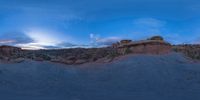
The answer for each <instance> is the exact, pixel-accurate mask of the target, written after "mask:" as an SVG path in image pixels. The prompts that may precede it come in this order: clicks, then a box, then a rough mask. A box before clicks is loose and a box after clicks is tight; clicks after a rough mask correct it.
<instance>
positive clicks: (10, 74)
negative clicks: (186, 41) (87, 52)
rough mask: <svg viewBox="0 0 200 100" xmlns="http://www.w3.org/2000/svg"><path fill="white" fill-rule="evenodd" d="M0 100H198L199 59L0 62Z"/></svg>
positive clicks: (146, 57) (145, 57)
mask: <svg viewBox="0 0 200 100" xmlns="http://www.w3.org/2000/svg"><path fill="white" fill-rule="evenodd" d="M0 100H200V63H192V62H191V61H189V60H187V59H185V58H184V57H183V56H182V55H181V54H176V53H172V54H168V55H162V56H153V55H135V56H127V57H125V58H123V59H120V60H116V61H114V62H111V63H104V64H84V65H76V66H75V65H63V64H55V63H50V62H36V61H25V62H22V63H17V64H9V63H7V64H0Z"/></svg>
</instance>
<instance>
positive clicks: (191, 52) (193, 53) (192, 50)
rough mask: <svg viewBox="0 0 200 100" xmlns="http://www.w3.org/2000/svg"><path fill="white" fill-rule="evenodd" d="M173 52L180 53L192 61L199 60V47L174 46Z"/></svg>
mask: <svg viewBox="0 0 200 100" xmlns="http://www.w3.org/2000/svg"><path fill="white" fill-rule="evenodd" d="M173 50H174V51H175V52H180V53H183V54H185V55H186V56H188V57H190V58H192V59H198V60H200V45H198V44H196V45H192V44H183V45H174V46H173Z"/></svg>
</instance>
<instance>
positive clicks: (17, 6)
mask: <svg viewBox="0 0 200 100" xmlns="http://www.w3.org/2000/svg"><path fill="white" fill-rule="evenodd" d="M199 9H200V1H198V0H0V45H13V46H19V47H22V48H24V49H50V48H72V47H87V48H88V47H100V46H105V45H110V44H111V43H113V42H116V41H119V40H121V39H132V40H140V39H146V38H148V37H151V36H154V35H161V36H163V37H164V38H165V40H166V41H168V42H170V43H172V44H183V43H200V12H199Z"/></svg>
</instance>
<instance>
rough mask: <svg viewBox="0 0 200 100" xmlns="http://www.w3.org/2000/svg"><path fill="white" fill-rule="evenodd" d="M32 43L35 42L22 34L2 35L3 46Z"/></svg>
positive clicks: (0, 42) (0, 41)
mask: <svg viewBox="0 0 200 100" xmlns="http://www.w3.org/2000/svg"><path fill="white" fill-rule="evenodd" d="M31 42H33V40H32V39H31V38H30V37H28V36H27V35H25V34H24V33H22V32H7V33H4V34H2V35H0V44H1V45H17V44H25V43H31Z"/></svg>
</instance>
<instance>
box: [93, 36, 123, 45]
mask: <svg viewBox="0 0 200 100" xmlns="http://www.w3.org/2000/svg"><path fill="white" fill-rule="evenodd" d="M90 39H91V45H93V46H97V47H101V46H109V45H111V44H113V43H116V42H118V41H120V40H121V38H119V37H106V38H102V37H100V36H99V35H95V34H90Z"/></svg>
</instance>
